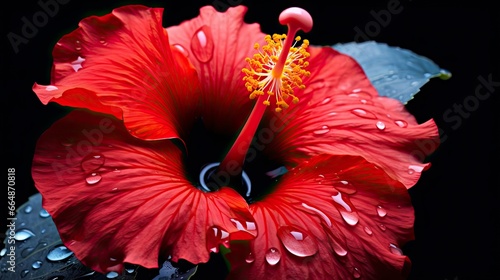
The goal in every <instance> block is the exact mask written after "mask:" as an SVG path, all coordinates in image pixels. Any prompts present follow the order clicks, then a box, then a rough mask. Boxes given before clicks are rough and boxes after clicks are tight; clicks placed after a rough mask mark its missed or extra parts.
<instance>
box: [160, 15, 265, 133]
mask: <svg viewBox="0 0 500 280" xmlns="http://www.w3.org/2000/svg"><path fill="white" fill-rule="evenodd" d="M246 11H247V8H246V7H244V6H237V7H233V8H229V9H228V10H227V11H226V12H224V13H220V12H217V11H216V10H215V9H214V8H213V7H212V6H206V7H202V8H201V9H200V15H199V16H198V17H196V18H194V19H192V20H189V21H185V22H183V23H182V24H180V25H179V26H173V27H168V28H167V31H168V34H169V38H170V43H171V44H173V46H175V47H176V48H179V49H180V50H182V51H183V52H184V53H185V54H186V55H187V56H188V58H189V59H190V60H191V62H192V63H193V65H194V66H195V67H196V70H197V71H198V74H199V76H200V80H201V84H202V89H203V94H202V100H203V101H202V102H203V104H214V103H216V104H218V105H217V106H204V107H203V108H202V110H203V118H204V122H205V124H206V126H207V127H209V129H211V130H212V131H221V132H229V133H232V132H234V131H237V130H239V129H240V128H241V125H242V123H244V121H245V120H246V118H247V117H248V113H250V110H251V108H252V105H253V103H252V102H251V100H250V99H249V98H248V95H249V93H248V91H247V89H246V87H245V85H244V82H243V81H242V78H243V74H242V72H241V70H242V69H243V67H245V66H247V62H245V58H246V57H251V56H252V55H253V54H254V53H255V49H254V48H253V46H254V44H255V43H256V42H259V43H263V42H264V36H265V34H263V33H261V32H260V28H259V25H258V24H255V23H254V24H246V23H245V22H244V21H243V17H244V15H245V13H246ZM242 112H244V113H242ZM246 112H248V113H246Z"/></svg>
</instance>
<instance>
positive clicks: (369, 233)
mask: <svg viewBox="0 0 500 280" xmlns="http://www.w3.org/2000/svg"><path fill="white" fill-rule="evenodd" d="M363 229H364V230H365V232H366V234H368V235H372V234H373V231H372V229H371V228H369V227H367V226H365V227H364V228H363Z"/></svg>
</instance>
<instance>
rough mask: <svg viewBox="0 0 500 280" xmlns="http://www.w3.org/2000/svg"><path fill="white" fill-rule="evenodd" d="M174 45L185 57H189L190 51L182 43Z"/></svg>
mask: <svg viewBox="0 0 500 280" xmlns="http://www.w3.org/2000/svg"><path fill="white" fill-rule="evenodd" d="M173 46H174V47H175V48H176V49H178V50H179V51H180V52H181V53H182V54H183V55H184V56H185V57H189V52H188V51H187V50H186V48H184V47H183V46H182V45H179V44H173Z"/></svg>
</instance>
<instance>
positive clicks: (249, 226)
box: [231, 219, 257, 236]
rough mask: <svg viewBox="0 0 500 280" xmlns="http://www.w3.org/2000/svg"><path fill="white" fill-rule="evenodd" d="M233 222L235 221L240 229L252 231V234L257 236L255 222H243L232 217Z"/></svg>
mask: <svg viewBox="0 0 500 280" xmlns="http://www.w3.org/2000/svg"><path fill="white" fill-rule="evenodd" d="M231 222H233V224H234V225H235V226H236V228H237V229H238V230H240V231H246V232H250V233H251V234H252V235H255V236H256V235H257V232H256V229H257V226H256V225H255V223H254V222H249V221H246V222H242V221H239V220H237V219H231Z"/></svg>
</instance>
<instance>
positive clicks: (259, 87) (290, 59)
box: [242, 34, 310, 112]
mask: <svg viewBox="0 0 500 280" xmlns="http://www.w3.org/2000/svg"><path fill="white" fill-rule="evenodd" d="M285 39H286V35H285V34H273V35H272V36H271V35H266V36H265V38H264V40H265V41H266V43H267V44H265V45H263V46H260V45H259V44H258V43H256V44H254V49H256V50H259V48H260V50H259V52H258V53H256V54H254V55H253V56H252V57H251V58H246V59H245V61H246V62H247V63H248V67H247V68H243V70H242V71H243V73H244V74H245V77H244V78H243V80H244V81H245V87H246V89H247V90H248V91H249V92H250V95H249V97H250V98H251V99H255V98H256V97H259V96H262V95H266V97H265V99H264V100H263V101H262V103H263V104H264V105H266V106H270V105H271V101H270V99H271V98H273V96H274V99H275V104H276V108H275V111H276V112H281V111H282V110H283V109H286V108H288V107H289V105H288V103H287V102H288V100H289V99H291V100H290V101H291V102H292V103H294V104H296V103H297V102H299V98H298V97H297V96H295V95H294V91H293V89H294V88H299V89H304V88H305V85H304V84H303V78H302V77H304V76H305V77H308V76H309V75H310V73H309V71H307V70H305V69H304V68H306V67H307V66H309V62H307V61H306V59H307V58H308V57H309V52H307V50H306V48H307V47H308V46H309V41H308V40H303V41H302V44H301V45H300V47H299V46H298V44H300V43H298V42H299V41H300V40H301V39H302V38H301V37H300V36H296V37H295V43H294V44H293V45H292V46H291V47H290V49H289V51H288V52H285V53H284V50H283V40H285ZM282 53H283V55H285V54H286V59H283V61H284V64H282V68H280V70H275V71H273V69H274V68H275V67H276V65H277V64H278V63H283V62H279V61H280V55H281V54H282ZM281 69H282V70H281ZM275 72H276V73H275Z"/></svg>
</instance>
